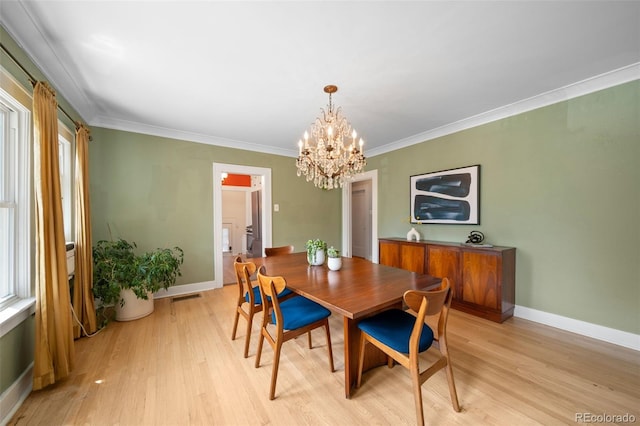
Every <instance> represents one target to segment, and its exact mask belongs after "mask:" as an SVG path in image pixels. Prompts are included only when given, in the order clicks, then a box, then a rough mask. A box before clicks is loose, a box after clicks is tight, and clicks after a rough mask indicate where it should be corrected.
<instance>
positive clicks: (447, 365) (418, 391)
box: [357, 278, 460, 425]
mask: <svg viewBox="0 0 640 426" xmlns="http://www.w3.org/2000/svg"><path fill="white" fill-rule="evenodd" d="M451 297H452V292H451V288H450V286H449V280H448V279H447V278H444V279H443V280H442V284H441V286H440V288H439V289H438V290H434V291H416V290H410V291H407V292H406V293H405V294H404V296H403V299H404V301H405V303H406V304H407V306H408V307H409V309H410V310H409V311H403V310H401V309H390V310H388V311H384V312H381V313H379V314H377V315H374V316H372V317H369V318H366V319H364V320H362V321H360V322H359V323H358V328H359V329H360V331H361V333H360V336H361V337H360V364H359V366H358V384H357V386H358V387H360V384H361V382H362V368H363V365H364V354H365V346H366V345H367V343H371V344H373V345H375V346H376V347H378V348H379V349H381V350H382V351H383V352H384V353H385V354H387V356H388V357H389V367H392V366H393V360H395V361H397V362H398V363H399V364H401V365H402V366H404V367H406V368H407V369H409V371H410V373H411V380H412V382H413V393H414V398H415V402H416V417H417V420H418V424H419V425H424V413H423V411H422V384H423V383H424V382H425V381H427V379H429V377H431V376H432V375H433V374H434V373H436V372H437V371H438V370H440V369H445V371H446V373H447V381H448V382H449V394H450V396H451V403H452V404H453V409H454V410H455V411H460V406H459V405H458V396H457V393H456V385H455V382H454V380H453V370H452V369H451V359H450V357H449V350H448V348H447V318H448V316H449V307H450V305H451ZM412 311H413V312H412ZM432 346H435V347H436V348H438V350H439V352H440V353H439V357H438V359H437V360H436V361H435V362H434V363H432V364H431V365H430V366H429V367H428V368H427V369H426V370H424V371H422V372H420V365H419V354H420V353H421V352H424V351H426V350H428V349H429V348H431V347H432Z"/></svg>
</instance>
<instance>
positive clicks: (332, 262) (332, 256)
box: [327, 246, 342, 271]
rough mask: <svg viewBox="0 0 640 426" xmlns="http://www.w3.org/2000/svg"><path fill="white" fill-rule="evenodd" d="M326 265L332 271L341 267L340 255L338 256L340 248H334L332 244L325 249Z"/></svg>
mask: <svg viewBox="0 0 640 426" xmlns="http://www.w3.org/2000/svg"><path fill="white" fill-rule="evenodd" d="M327 256H329V258H328V259H327V266H328V267H329V269H331V270H332V271H339V270H340V268H342V257H340V250H338V249H336V248H334V247H333V246H331V247H329V249H327Z"/></svg>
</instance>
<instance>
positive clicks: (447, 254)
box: [379, 238, 516, 322]
mask: <svg viewBox="0 0 640 426" xmlns="http://www.w3.org/2000/svg"><path fill="white" fill-rule="evenodd" d="M379 248H380V263H381V264H383V265H388V266H394V267H396V268H402V269H407V270H409V271H413V272H417V273H419V274H429V275H433V276H435V277H439V278H444V277H447V278H449V281H450V282H451V287H452V288H453V300H452V301H451V306H452V307H453V308H454V309H458V310H460V311H464V312H467V313H470V314H473V315H477V316H480V317H483V318H487V319H489V320H492V321H496V322H503V321H504V320H505V319H507V318H509V317H511V316H513V307H514V304H515V295H516V292H515V282H516V249H515V248H513V247H500V246H494V247H472V246H469V245H467V244H458V243H446V242H441V241H407V240H406V239H402V238H380V240H379Z"/></svg>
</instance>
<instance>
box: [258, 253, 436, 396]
mask: <svg viewBox="0 0 640 426" xmlns="http://www.w3.org/2000/svg"><path fill="white" fill-rule="evenodd" d="M251 260H252V261H254V262H255V263H256V265H258V266H259V265H264V266H265V268H266V274H267V275H271V276H282V277H284V278H285V280H286V281H287V287H289V288H290V289H291V290H292V291H294V292H295V293H297V294H300V295H302V296H304V297H307V298H309V299H311V300H313V301H315V302H317V303H319V304H321V305H322V306H324V307H326V308H327V309H329V310H330V311H332V312H333V313H335V314H338V315H341V316H342V317H343V330H344V389H345V396H346V397H347V398H350V397H351V395H352V394H353V391H354V389H355V384H356V381H357V374H358V361H359V356H360V354H359V344H360V329H359V328H358V326H357V324H358V321H360V320H361V319H363V318H366V317H368V316H370V315H373V314H375V313H378V312H381V311H383V310H385V309H389V308H392V307H400V306H402V295H403V294H404V292H405V291H407V290H428V289H430V288H433V287H436V286H438V285H439V284H440V281H441V279H440V278H436V277H433V276H430V275H424V274H418V273H415V272H410V271H406V270H404V269H399V268H393V267H390V266H385V265H380V264H377V263H372V262H370V261H368V260H364V259H361V258H356V257H353V258H347V257H345V258H343V259H342V268H341V269H340V270H339V271H331V270H329V268H328V267H327V266H326V265H320V266H310V265H309V263H308V262H307V254H306V252H303V253H293V254H287V255H282V256H273V257H264V258H253V259H251ZM368 348H371V349H370V350H368V352H367V353H366V356H365V361H366V363H365V369H368V368H371V367H373V366H377V365H382V364H384V363H386V356H384V354H383V353H382V352H380V351H378V350H377V349H375V348H373V345H368Z"/></svg>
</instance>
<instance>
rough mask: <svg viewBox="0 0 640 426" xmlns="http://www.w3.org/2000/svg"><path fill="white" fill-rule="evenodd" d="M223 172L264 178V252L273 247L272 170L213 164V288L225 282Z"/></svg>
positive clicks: (219, 286)
mask: <svg viewBox="0 0 640 426" xmlns="http://www.w3.org/2000/svg"><path fill="white" fill-rule="evenodd" d="M222 172H227V173H234V174H240V175H260V176H262V206H263V208H262V224H263V226H262V247H263V248H262V249H263V251H264V247H271V169H269V168H265V167H253V166H242V165H238V164H224V163H213V271H214V279H213V288H221V287H222V284H223V281H224V277H223V272H224V271H223V268H222ZM263 256H264V253H263Z"/></svg>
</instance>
